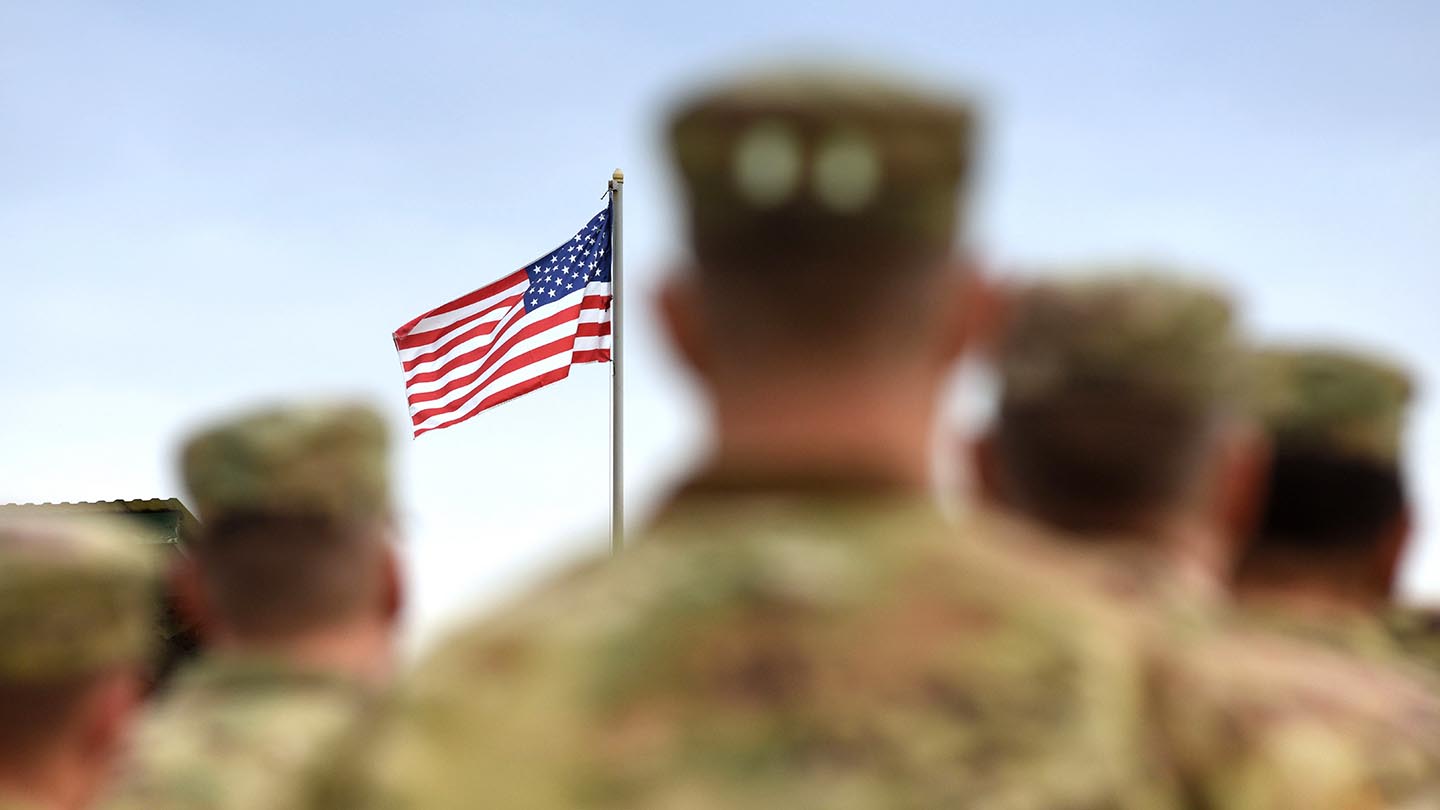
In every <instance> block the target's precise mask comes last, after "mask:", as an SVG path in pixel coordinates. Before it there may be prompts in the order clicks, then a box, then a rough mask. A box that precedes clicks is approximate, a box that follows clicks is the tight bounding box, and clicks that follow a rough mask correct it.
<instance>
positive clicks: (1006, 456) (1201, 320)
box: [976, 269, 1440, 807]
mask: <svg viewBox="0 0 1440 810" xmlns="http://www.w3.org/2000/svg"><path fill="white" fill-rule="evenodd" d="M1008 310H1009V311H1008V312H1007V317H1006V319H1005V326H1004V328H1003V329H1002V330H1001V336H1000V339H999V340H998V345H997V350H996V364H997V370H998V373H999V377H1000V381H1001V386H1000V387H1001V392H1000V397H999V399H1000V404H999V407H998V412H997V416H996V419H995V424H994V425H993V426H992V428H991V430H990V432H989V435H988V436H987V437H985V438H984V439H982V440H981V441H980V442H979V448H978V450H977V453H976V457H977V459H978V466H979V468H980V469H979V475H978V476H977V477H978V478H979V480H980V481H981V482H982V486H983V488H984V490H985V492H986V494H987V500H988V502H989V503H990V504H991V505H992V506H997V507H999V508H1000V510H1002V511H1004V512H1008V513H1010V515H1011V517H1009V518H1003V519H1002V518H994V517H990V518H987V520H986V523H987V525H988V526H989V534H991V535H992V536H993V537H995V538H997V539H1000V540H1002V541H1009V542H1012V543H1021V544H1025V546H1026V548H1028V549H1039V550H1041V551H1043V552H1044V553H1046V554H1048V555H1051V556H1052V557H1054V558H1055V559H1059V560H1062V561H1064V563H1065V564H1067V565H1069V566H1070V567H1071V568H1074V569H1077V570H1084V571H1085V573H1086V574H1087V575H1088V576H1089V577H1091V578H1093V581H1095V582H1097V583H1098V584H1099V585H1100V586H1101V588H1102V589H1103V590H1104V591H1105V592H1107V593H1109V594H1111V595H1112V596H1114V597H1116V603H1117V604H1119V605H1121V606H1122V607H1123V606H1128V609H1129V611H1130V612H1132V613H1133V614H1136V615H1141V616H1147V617H1148V621H1147V623H1148V624H1150V632H1152V633H1155V634H1157V635H1159V636H1160V637H1162V638H1163V639H1165V640H1167V641H1168V642H1169V643H1167V644H1166V645H1165V646H1164V648H1163V649H1161V650H1159V651H1157V654H1156V655H1157V668H1156V672H1157V675H1156V677H1155V678H1154V683H1155V685H1156V694H1155V704H1154V705H1155V706H1156V707H1157V709H1158V717H1159V722H1160V724H1161V726H1162V728H1164V729H1165V735H1166V737H1167V738H1168V739H1169V740H1170V742H1169V746H1170V748H1171V750H1172V751H1173V752H1174V754H1175V756H1176V758H1177V761H1179V762H1180V763H1181V768H1182V772H1183V771H1188V772H1190V773H1193V774H1195V775H1196V777H1197V783H1198V785H1199V786H1200V787H1199V791H1200V792H1199V794H1198V795H1199V796H1201V797H1203V798H1204V799H1206V800H1209V801H1210V802H1213V803H1215V804H1218V805H1221V806H1228V805H1230V804H1240V805H1241V806H1247V807H1248V806H1272V803H1275V802H1278V803H1279V805H1280V806H1313V803H1316V802H1321V801H1330V802H1333V801H1336V800H1337V799H1338V797H1339V796H1341V795H1343V794H1344V791H1345V790H1346V789H1345V788H1342V787H1340V786H1338V785H1336V784H1333V783H1329V782H1327V781H1326V779H1327V777H1328V776H1331V775H1334V774H1336V773H1340V772H1343V773H1345V774H1347V777H1346V778H1349V777H1353V776H1357V775H1360V774H1365V773H1368V774H1369V776H1363V777H1361V779H1362V781H1364V780H1370V779H1372V778H1373V782H1374V785H1375V790H1374V799H1373V800H1374V801H1376V802H1379V803H1380V804H1381V806H1389V804H1387V803H1386V802H1387V801H1388V802H1393V803H1395V804H1403V805H1404V806H1409V805H1408V804H1405V803H1406V802H1409V801H1420V800H1421V799H1423V798H1424V797H1427V796H1428V797H1429V798H1428V799H1425V801H1429V800H1431V799H1433V796H1434V794H1433V791H1434V790H1435V789H1436V785H1435V781H1434V780H1436V779H1437V776H1440V774H1437V770H1436V768H1437V765H1440V758H1437V757H1440V726H1437V725H1435V724H1436V723H1437V721H1440V701H1437V700H1435V699H1434V696H1433V695H1431V694H1429V693H1428V684H1427V683H1426V682H1425V681H1423V680H1422V679H1419V678H1417V677H1415V673H1413V672H1412V671H1410V670H1408V669H1406V668H1403V667H1396V666H1391V665H1389V664H1388V663H1379V664H1372V663H1371V662H1365V661H1356V660H1352V659H1350V657H1348V656H1337V655H1334V654H1332V653H1331V652H1330V651H1328V650H1326V649H1324V648H1319V647H1315V646H1313V645H1309V644H1302V643H1297V642H1295V641H1292V640H1290V639H1288V638H1286V637H1282V636H1278V635H1276V634H1274V633H1267V632H1263V631H1257V630H1256V629H1255V628H1254V627H1253V626H1251V625H1250V624H1249V623H1244V624H1235V623H1231V622H1230V621H1229V619H1228V610H1227V606H1226V605H1225V598H1224V597H1225V594H1224V590H1223V589H1224V587H1225V586H1227V585H1228V582H1229V579H1230V576H1231V571H1232V568H1233V565H1234V561H1235V558H1236V556H1237V554H1238V553H1239V551H1240V548H1241V545H1242V543H1241V541H1243V540H1244V539H1246V538H1247V537H1248V535H1249V532H1250V530H1251V524H1252V522H1253V518H1252V517H1251V516H1252V515H1253V514H1254V513H1255V511H1256V510H1257V508H1258V504H1259V501H1260V494H1261V493H1262V492H1264V488H1263V483H1264V479H1263V476H1264V475H1265V474H1266V472H1267V469H1268V465H1267V463H1266V459H1267V457H1268V451H1267V448H1266V446H1265V443H1263V442H1262V441H1261V439H1262V437H1261V436H1260V435H1259V434H1258V433H1257V432H1256V431H1255V430H1254V428H1253V427H1252V425H1251V420H1250V412H1249V403H1248V402H1247V401H1246V399H1245V395H1246V394H1247V393H1248V392H1247V390H1246V386H1245V382H1246V373H1245V372H1246V359H1247V358H1246V356H1245V353H1244V351H1243V348H1242V345H1241V342H1240V340H1239V339H1238V336H1237V333H1236V330H1235V327H1234V324H1233V318H1232V315H1231V308H1230V304H1229V302H1228V301H1227V300H1226V299H1225V298H1224V296H1223V295H1221V294H1220V293H1218V292H1216V291H1213V290H1210V289H1207V288H1205V287H1203V286H1199V285H1195V284H1191V283H1186V282H1183V281H1179V280H1175V279H1174V278H1173V277H1166V276H1165V275H1164V274H1163V273H1161V272H1157V271H1154V270H1153V269H1151V270H1148V271H1143V272H1141V271H1134V270H1130V271H1124V272H1117V271H1114V270H1111V271H1109V272H1092V273H1090V274H1088V275H1087V274H1082V275H1081V276H1080V277H1078V278H1074V279H1072V280H1069V281H1049V282H1041V283H1037V284H1033V285H1030V286H1028V287H1026V288H1022V290H1021V291H1019V292H1017V293H1016V294H1015V295H1014V296H1012V298H1011V301H1010V305H1009V307H1008ZM1331 393H1333V392H1331V391H1327V392H1324V394H1325V395H1329V394H1331ZM1383 399H1386V400H1390V399H1392V397H1391V396H1389V395H1388V394H1387V395H1386V396H1384V397H1383ZM1400 399H1403V396H1402V397H1400ZM1346 404H1350V403H1346ZM1307 415H1308V414H1307ZM1389 415H1390V417H1392V418H1393V417H1394V416H1395V412H1394V411H1391V412H1389ZM1370 416H1371V417H1380V418H1382V419H1383V418H1384V417H1383V416H1381V414H1378V413H1372V414H1370ZM1345 427H1346V432H1347V435H1350V436H1352V437H1359V438H1362V439H1363V440H1365V441H1370V440H1371V439H1372V437H1373V432H1369V431H1366V432H1364V433H1362V432H1359V431H1353V428H1355V427H1356V425H1354V424H1349V425H1346V426H1345ZM1391 517H1394V515H1392V516H1391ZM1017 518H1018V519H1017ZM1197 712H1198V715H1197ZM1205 715H1210V717H1211V719H1209V720H1205V719H1200V718H1202V717H1204V716H1205ZM1217 717H1218V718H1222V719H1219V720H1216V719H1215V718H1217ZM1320 729H1329V730H1331V731H1335V730H1344V732H1343V734H1344V737H1348V740H1349V743H1351V744H1350V745H1347V744H1346V743H1345V742H1342V741H1341V740H1340V739H1338V738H1337V739H1332V740H1331V741H1330V742H1329V743H1321V742H1320V741H1319V737H1318V736H1311V735H1314V734H1315V733H1316V732H1317V731H1318V730H1320ZM1307 738H1308V740H1307ZM1280 741H1284V742H1283V744H1282V743H1281V742H1280ZM1301 741H1305V742H1303V744H1302V742H1301ZM1312 743H1313V744H1315V745H1316V748H1315V749H1313V750H1311V751H1310V752H1308V753H1306V754H1305V755H1306V756H1313V755H1317V754H1318V752H1319V751H1321V750H1325V749H1329V752H1328V753H1327V754H1325V755H1324V756H1326V757H1333V763H1334V768H1335V769H1338V770H1334V769H1328V768H1327V767H1324V766H1318V765H1317V766H1315V767H1313V768H1312V769H1311V772H1312V773H1313V774H1314V777H1313V781H1312V782H1311V784H1310V785H1309V786H1308V788H1307V787H1306V786H1305V785H1303V784H1302V783H1300V782H1298V781H1292V779H1293V776H1292V777H1277V774H1278V773H1280V772H1283V771H1284V770H1285V769H1286V767H1287V766H1286V765H1285V764H1284V763H1283V762H1280V761H1279V759H1282V758H1284V757H1288V756H1289V754H1284V755H1279V751H1278V750H1277V748H1276V746H1277V744H1281V745H1282V747H1284V746H1289V745H1292V744H1293V745H1296V746H1297V748H1296V750H1297V751H1299V750H1301V748H1302V747H1303V745H1309V744H1312ZM1237 752H1243V753H1239V755H1238V756H1237ZM1277 755H1279V756H1277ZM1252 757H1253V759H1252V760H1251V761H1250V762H1249V763H1246V762H1245V760H1246V759H1251V758H1252ZM1341 762H1343V763H1344V765H1343V766H1342V765H1340V764H1339V763H1341ZM1262 785H1263V787H1262ZM1292 791H1297V792H1292ZM1307 794H1308V795H1307ZM1282 797H1283V798H1282ZM1297 797H1305V798H1303V799H1302V798H1297ZM1339 806H1345V805H1343V804H1342V805H1339Z"/></svg>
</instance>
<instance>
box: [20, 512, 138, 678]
mask: <svg viewBox="0 0 1440 810" xmlns="http://www.w3.org/2000/svg"><path fill="white" fill-rule="evenodd" d="M157 587H158V561H157V560H155V559H154V557H153V555H152V554H151V548H150V547H149V546H147V545H146V544H145V541H144V540H142V539H141V538H140V537H139V536H138V535H135V534H133V533H131V531H130V530H129V529H128V528H127V527H125V526H123V525H121V524H119V523H117V522H115V521H113V520H105V519H101V518H95V517H90V518H83V519H82V518H77V517H75V516H64V517H46V518H41V517H33V516H32V517H27V518H7V519H5V520H4V521H3V522H0V680H5V681H9V682H32V681H43V680H52V679H59V678H68V677H73V676H83V675H86V674H90V673H94V672H98V671H101V670H103V669H105V668H107V667H110V666H115V665H120V664H138V663H141V662H143V661H145V660H146V659H148V657H149V654H150V653H151V652H152V651H153V645H154V643H155V629H154V628H155V625H154V620H155V618H156V617H155V613H156V606H157V604H158V603H157Z"/></svg>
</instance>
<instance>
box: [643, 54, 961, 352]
mask: <svg viewBox="0 0 1440 810" xmlns="http://www.w3.org/2000/svg"><path fill="white" fill-rule="evenodd" d="M973 127H974V125H973V116H972V112H971V109H970V107H969V106H968V105H966V104H965V103H962V102H959V101H956V100H954V99H952V98H950V97H948V96H946V95H944V94H936V93H930V92H927V91H925V90H923V89H920V88H919V87H917V86H915V85H914V84H912V83H908V82H904V81H898V80H893V79H890V78H886V77H880V76H875V75H871V74H867V73H863V72H860V71H856V70H848V69H797V70H776V71H772V72H768V73H761V74H756V75H752V76H748V77H743V78H739V79H736V80H734V81H732V82H730V83H728V84H723V85H720V86H717V87H713V88H711V89H709V90H707V91H704V92H701V93H698V94H697V95H695V96H694V97H693V98H692V99H690V100H689V101H687V102H686V103H684V104H682V105H680V106H679V108H678V109H677V110H676V111H675V112H674V114H673V116H672V118H671V121H670V128H669V136H670V145H671V149H672V153H673V159H674V161H675V164H676V167H677V169H678V175H679V180H680V185H681V190H682V193H683V198H684V201H685V205H686V208H687V209H688V210H687V216H688V227H689V236H690V243H691V247H692V250H693V253H694V258H695V260H696V263H697V267H696V275H697V277H698V282H699V288H700V290H701V297H702V301H701V303H702V305H703V307H704V309H705V311H706V313H707V318H708V320H710V321H712V322H713V325H714V327H715V329H716V330H717V331H719V332H723V333H724V334H725V335H726V336H727V337H726V340H725V343H726V346H727V347H728V348H729V349H730V350H731V351H732V352H735V353H743V352H747V351H750V350H753V349H755V348H766V349H772V350H790V349H796V350H797V351H800V352H808V353H809V354H810V355H811V356H813V357H815V358H819V360H820V361H826V362H828V361H829V360H831V359H835V358H842V357H844V355H845V353H846V352H848V351H859V350H863V349H866V348H869V347H870V346H871V345H872V344H874V343H876V342H877V341H878V342H886V341H898V340H904V339H906V338H907V337H910V336H911V335H912V334H913V333H914V332H916V331H923V329H924V327H925V325H926V324H925V321H926V318H927V316H928V314H929V313H930V312H931V311H932V310H933V309H934V308H935V307H936V306H937V305H939V304H940V303H941V302H938V301H936V300H935V298H936V297H935V295H934V294H933V289H932V286H931V285H932V283H933V281H934V279H935V277H936V276H937V275H938V274H939V273H940V272H941V270H942V269H943V268H945V267H946V266H947V263H948V262H949V260H950V257H951V255H952V251H953V250H954V244H953V243H954V241H955V236H956V231H957V226H959V224H960V223H961V222H962V220H963V214H964V211H963V209H964V205H963V196H964V191H965V188H966V186H967V185H968V182H969V179H970V173H971V163H972V158H971V151H972V141H973V139H974V135H973ZM927 292H928V293H930V294H927Z"/></svg>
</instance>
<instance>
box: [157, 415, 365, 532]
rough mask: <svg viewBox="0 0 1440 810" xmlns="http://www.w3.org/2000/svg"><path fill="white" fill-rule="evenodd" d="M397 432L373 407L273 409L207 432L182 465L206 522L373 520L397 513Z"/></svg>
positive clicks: (188, 447)
mask: <svg viewBox="0 0 1440 810" xmlns="http://www.w3.org/2000/svg"><path fill="white" fill-rule="evenodd" d="M388 465H389V436H388V432H387V430H386V427H385V423H384V421H383V420H382V419H381V417H380V415H379V414H378V413H377V412H376V411H374V410H373V409H372V408H370V407H368V406H364V405H356V404H322V403H314V404H306V405H290V406H278V407H272V408H266V409H261V410H256V411H252V412H249V413H246V414H243V415H240V416H237V417H235V418H232V419H228V420H225V421H223V422H220V423H217V424H215V425H213V426H211V427H209V428H206V429H204V430H201V431H199V432H198V433H196V434H195V435H194V436H192V437H191V438H190V440H189V441H188V442H187V443H186V444H185V446H184V449H183V450H182V453H181V466H182V468H183V474H184V478H185V484H186V487H187V488H188V489H189V491H190V494H191V497H192V498H193V503H194V504H195V505H196V507H197V511H198V512H199V514H200V517H201V519H202V520H203V521H206V522H207V523H208V522H214V521H218V520H222V519H224V518H225V517H226V516H227V515H235V514H256V513H261V514H280V515H302V514H303V515H317V516H324V517H333V518H337V519H341V520H355V521H365V520H373V519H381V518H384V517H387V516H388V515H389V514H390V511H391V504H390V477H389V466H388Z"/></svg>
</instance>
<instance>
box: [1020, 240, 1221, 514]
mask: <svg viewBox="0 0 1440 810" xmlns="http://www.w3.org/2000/svg"><path fill="white" fill-rule="evenodd" d="M996 352H997V354H996V367H997V371H998V374H999V378H1000V386H1001V390H1000V402H999V407H998V415H997V418H996V424H995V428H994V431H993V446H994V449H995V453H996V455H997V461H998V466H999V471H998V475H999V477H1000V479H1001V481H1000V485H1001V487H1002V488H1003V489H1004V490H1005V492H1006V497H1007V499H1009V500H1010V501H1011V502H1012V505H1014V506H1017V507H1019V508H1020V509H1021V510H1022V511H1028V512H1031V513H1033V514H1034V516H1035V517H1038V518H1041V519H1044V520H1046V521H1049V522H1052V523H1055V524H1058V525H1060V526H1061V527H1063V528H1066V529H1070V530H1075V531H1081V532H1088V531H1122V530H1126V529H1131V528H1135V526H1136V524H1138V523H1140V522H1143V521H1145V520H1149V519H1151V518H1153V517H1154V516H1155V515H1156V514H1157V513H1164V512H1166V511H1167V510H1172V509H1174V508H1176V507H1177V505H1179V504H1180V503H1182V502H1183V501H1184V500H1185V499H1186V498H1188V497H1190V495H1191V491H1192V489H1193V487H1194V486H1195V485H1196V482H1197V478H1198V477H1199V476H1200V475H1201V473H1202V471H1203V469H1204V468H1205V465H1206V462H1207V460H1209V459H1210V457H1211V454H1212V453H1213V452H1214V449H1215V442H1216V440H1217V439H1218V437H1219V435H1220V433H1221V430H1220V429H1221V427H1222V426H1223V425H1224V424H1225V421H1226V417H1227V415H1228V414H1229V413H1230V412H1231V411H1230V408H1231V405H1232V400H1233V390H1234V388H1235V384H1236V382H1237V380H1236V376H1237V362H1238V352H1237V348H1236V345H1235V334H1234V323H1233V316H1232V311H1231V305H1230V302H1229V301H1228V299H1227V298H1226V297H1224V296H1223V295H1221V294H1220V293H1218V292H1216V291H1214V290H1212V289H1209V288H1206V287H1204V286H1200V285H1196V284H1191V283H1187V282H1184V281H1180V280H1177V279H1175V278H1173V277H1171V276H1168V275H1165V274H1164V273H1163V272H1162V271H1156V270H1154V269H1151V268H1133V269H1120V270H1111V269H1101V270H1097V271H1089V272H1086V273H1084V274H1081V275H1079V276H1077V277H1076V278H1075V279H1073V280H1068V281H1062V280H1054V281H1042V282H1037V283H1033V284H1031V285H1029V286H1026V287H1022V288H1019V289H1018V290H1016V291H1015V294H1014V295H1013V296H1012V298H1011V300H1010V301H1009V302H1008V304H1007V307H1006V321H1005V325H1004V328H1003V331H1002V334H1001V335H1000V337H999V341H998V345H997V348H996Z"/></svg>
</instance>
